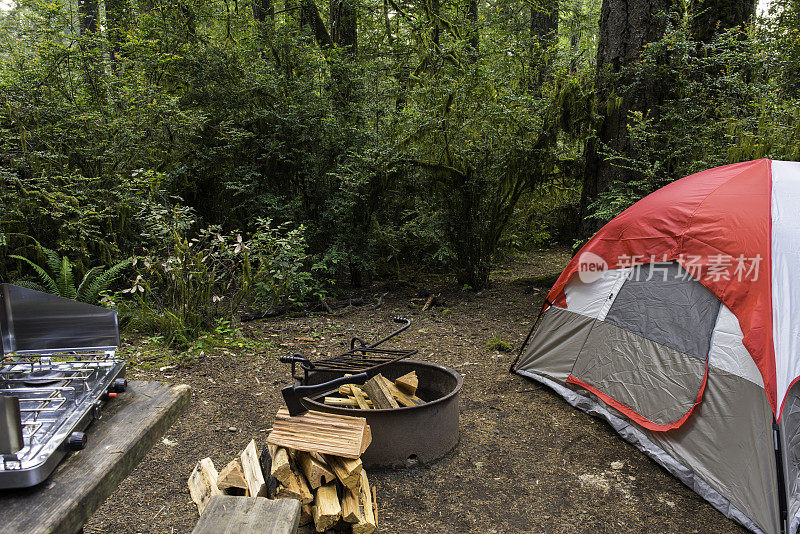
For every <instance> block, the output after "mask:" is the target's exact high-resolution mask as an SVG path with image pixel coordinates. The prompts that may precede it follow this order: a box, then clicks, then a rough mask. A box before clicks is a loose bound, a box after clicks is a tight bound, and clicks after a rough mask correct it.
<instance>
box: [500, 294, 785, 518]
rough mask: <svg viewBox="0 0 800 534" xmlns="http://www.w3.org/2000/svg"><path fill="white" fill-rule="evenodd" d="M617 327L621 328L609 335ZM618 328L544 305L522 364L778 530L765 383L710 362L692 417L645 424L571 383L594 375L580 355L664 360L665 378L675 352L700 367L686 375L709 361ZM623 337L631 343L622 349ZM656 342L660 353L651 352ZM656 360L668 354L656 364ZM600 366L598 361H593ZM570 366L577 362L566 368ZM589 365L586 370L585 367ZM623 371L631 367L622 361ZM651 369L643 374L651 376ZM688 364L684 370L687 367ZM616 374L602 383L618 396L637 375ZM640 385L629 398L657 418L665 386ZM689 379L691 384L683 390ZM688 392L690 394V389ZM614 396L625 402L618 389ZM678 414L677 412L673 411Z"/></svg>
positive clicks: (728, 508)
mask: <svg viewBox="0 0 800 534" xmlns="http://www.w3.org/2000/svg"><path fill="white" fill-rule="evenodd" d="M570 316H572V317H570ZM712 329H713V325H712ZM587 330H588V333H587ZM609 331H615V333H614V334H611V335H610V334H608V332H609ZM619 332H620V329H619V328H618V327H616V326H614V325H610V324H608V323H604V322H603V321H600V320H597V319H592V318H588V317H586V316H582V315H580V314H577V313H574V312H571V311H569V310H566V309H563V308H558V307H550V308H548V309H547V310H546V311H545V313H544V316H543V319H542V323H541V324H540V325H539V328H538V329H537V331H536V332H535V334H534V336H533V337H532V339H531V341H530V344H529V346H528V350H526V352H525V355H524V357H523V358H521V359H520V361H519V363H518V365H517V367H516V371H517V372H518V373H519V374H522V375H524V376H528V377H530V378H532V379H534V380H536V381H538V382H540V383H543V384H546V385H548V386H549V387H551V388H552V389H554V390H555V391H556V392H558V393H559V394H560V395H561V396H562V397H564V398H565V399H566V400H567V401H568V402H569V403H570V404H572V405H573V406H576V407H578V408H579V409H581V410H584V411H586V412H587V413H590V414H592V415H595V416H598V417H602V418H604V419H606V420H607V421H608V422H609V423H610V424H611V425H612V426H613V427H614V428H615V429H616V430H617V432H619V433H620V435H622V437H624V438H625V439H626V440H628V441H630V442H631V443H633V444H634V445H635V446H636V447H638V448H639V449H640V450H642V451H643V452H645V453H646V454H648V455H649V456H650V457H651V458H653V459H654V460H655V461H656V462H658V463H659V464H660V465H662V466H664V467H665V468H666V469H667V470H669V471H670V472H671V473H672V474H673V475H675V476H676V477H678V478H679V479H680V480H681V481H683V482H684V483H685V484H687V485H688V486H689V487H690V488H692V489H693V490H694V491H696V492H697V493H699V494H700V495H701V496H702V497H704V498H705V499H706V500H708V501H709V502H710V503H711V504H712V505H713V506H714V507H715V508H717V509H718V510H720V511H721V512H722V513H723V514H725V515H726V516H727V517H729V518H731V519H734V520H736V521H738V522H739V523H741V524H742V525H744V526H745V527H747V528H748V529H750V530H752V531H753V532H764V533H765V534H779V533H780V532H781V527H780V519H779V516H780V512H779V508H780V507H779V498H778V492H777V473H776V462H775V454H774V450H773V446H772V412H771V409H770V407H769V404H768V402H767V399H766V395H765V393H764V390H763V388H762V387H761V386H760V385H759V384H755V383H754V382H752V381H750V380H747V379H745V378H743V377H741V376H737V375H734V374H731V373H729V372H726V371H724V370H721V369H717V368H714V367H712V366H709V368H708V381H707V385H706V390H705V392H704V396H703V401H702V402H701V403H700V404H699V405H698V407H697V408H696V409H695V411H694V412H693V413H692V415H691V417H689V418H688V420H687V421H686V423H684V425H682V426H681V427H679V428H677V429H674V430H670V431H669V432H654V431H650V430H646V429H644V428H642V427H640V426H638V425H637V424H636V423H633V422H632V421H630V420H629V419H628V418H627V417H626V416H625V415H624V414H622V413H620V412H618V411H617V410H615V409H614V408H613V407H611V406H609V405H607V404H605V403H604V402H603V401H601V400H600V399H598V398H597V397H596V396H595V395H593V394H592V393H591V392H588V391H586V390H584V389H580V388H579V389H577V390H574V389H570V388H571V386H570V385H568V384H567V383H566V380H567V377H568V376H569V373H570V372H571V373H572V374H573V375H574V376H579V375H581V374H583V375H584V378H586V376H587V375H592V372H593V371H591V370H589V368H588V366H587V363H586V362H581V359H582V358H584V357H587V358H588V357H589V356H588V355H590V354H592V353H594V355H593V357H594V358H595V359H603V358H615V359H617V360H619V361H622V360H625V358H627V359H628V362H629V363H630V364H631V368H632V369H633V368H636V367H639V368H641V367H642V366H644V367H648V366H650V365H655V366H656V367H658V365H663V366H665V367H663V369H662V370H661V371H658V373H657V374H659V375H660V377H661V378H663V379H665V380H667V379H669V377H670V376H672V373H671V371H670V369H671V367H670V365H671V363H672V362H674V361H675V360H678V361H679V362H680V363H679V365H678V368H679V371H680V369H683V368H684V367H683V366H686V365H695V366H696V367H695V368H691V369H692V371H691V372H689V373H688V374H686V375H685V376H687V377H688V376H695V377H696V376H698V375H699V376H700V377H702V373H700V368H701V367H703V368H704V367H705V364H704V362H702V361H701V360H699V359H696V358H693V357H690V356H688V355H686V354H680V353H678V352H676V351H675V350H674V349H673V348H669V347H665V346H663V345H661V344H659V343H655V342H652V341H650V340H644V339H643V338H642V337H640V336H639V335H637V334H633V333H631V332H625V331H624V330H622V332H624V334H620V333H619ZM629 336H631V337H629ZM648 344H649V345H648ZM646 345H647V346H646ZM622 346H627V347H628V348H621V347H622ZM619 351H622V352H623V353H632V352H636V354H633V355H631V354H628V355H627V356H624V357H619V356H617V357H614V356H613V353H615V352H619ZM653 351H656V352H659V354H653ZM678 354H680V356H678ZM645 355H649V356H647V357H645ZM637 358H639V360H637ZM654 361H660V362H661V363H660V364H653V362H654ZM592 365H595V366H597V365H598V364H597V362H595V363H594V364H592ZM612 365H617V363H614V364H612ZM570 366H572V369H571V371H568V369H569V368H570ZM584 367H585V368H586V369H587V371H584ZM621 370H623V371H624V365H623V366H622V367H621ZM648 372H649V370H648ZM648 372H646V373H645V374H644V375H642V376H647V374H648ZM681 373H683V371H680V373H679V374H681ZM617 376H618V378H619V381H620V382H622V383H623V385H621V386H618V385H617V384H615V383H609V384H607V385H605V386H603V387H605V388H606V389H608V390H613V388H615V387H619V388H620V389H621V391H622V392H616V393H614V394H615V395H616V396H617V397H620V396H624V395H625V391H624V390H625V389H626V388H629V386H630V384H632V383H635V380H633V379H632V378H630V377H627V376H623V375H617ZM688 384H689V382H687V385H688ZM650 386H651V387H652V389H656V390H658V389H660V388H663V387H664V386H663V385H662V384H659V383H658V382H657V381H654V382H652V384H650ZM637 387H640V388H641V390H642V392H640V393H638V394H635V395H632V398H633V397H636V398H637V400H636V401H631V403H632V404H633V406H631V408H634V409H636V410H637V411H639V410H641V411H639V413H642V412H647V413H648V415H650V416H652V417H655V418H657V417H659V415H658V414H655V415H654V413H653V412H650V411H649V410H651V409H654V408H656V406H657V404H658V402H660V401H658V400H655V399H658V398H660V396H661V395H662V394H661V393H658V392H657V393H656V394H655V395H654V396H653V395H652V394H651V393H650V392H647V391H645V390H647V389H648V383H647V382H646V381H642V382H641V383H640V384H639V386H637ZM687 387H688V386H687ZM683 388H684V386H682V387H681V388H679V389H683ZM687 391H688V389H687ZM798 391H800V389H799V390H798ZM642 395H645V396H646V395H651V396H650V397H649V398H650V399H651V400H650V401H648V402H649V403H650V404H648V403H644V404H636V403H637V402H641V401H640V400H638V399H639V397H640V396H642ZM688 396H689V395H688V393H687V395H686V397H688ZM616 400H618V401H621V399H618V398H617V399H616ZM795 400H796V402H797V404H796V406H797V412H792V410H791V408H790V406H789V405H788V404H787V408H786V411H785V412H784V421H783V422H782V426H783V427H784V428H785V435H786V438H787V439H789V440H791V439H796V440H799V441H800V435H799V433H800V400H798V399H795ZM664 402H665V404H670V402H667V401H664ZM787 402H789V401H787ZM672 404H673V405H675V404H677V405H680V404H681V403H674V402H672ZM676 413H677V412H676ZM793 413H795V414H796V416H797V418H796V420H795V419H793V418H792V414H793ZM643 415H644V414H643ZM670 417H672V415H669V416H668V418H670ZM787 425H790V426H791V428H792V429H794V430H791V429H790V427H789V426H787ZM790 436H796V438H791V437H790ZM787 463H788V462H787ZM793 465H794V470H793V471H791V472H792V473H795V475H793V478H791V480H792V483H794V485H792V484H791V483H789V479H790V477H791V476H792V475H788V476H787V488H788V489H790V491H788V492H787V493H789V494H790V495H793V496H794V497H793V498H792V500H791V501H790V502H791V503H793V504H792V507H791V509H790V515H789V517H796V516H798V515H800V503H798V502H797V500H796V495H797V484H798V483H800V482H795V481H797V475H796V474H797V472H798V471H800V464H798V462H797V461H796V460H795V463H794V464H793ZM787 469H792V468H791V467H787ZM798 523H800V518H796V519H795V520H794V521H793V522H792V524H793V527H792V530H791V532H792V533H794V532H795V529H796V527H797V525H798Z"/></svg>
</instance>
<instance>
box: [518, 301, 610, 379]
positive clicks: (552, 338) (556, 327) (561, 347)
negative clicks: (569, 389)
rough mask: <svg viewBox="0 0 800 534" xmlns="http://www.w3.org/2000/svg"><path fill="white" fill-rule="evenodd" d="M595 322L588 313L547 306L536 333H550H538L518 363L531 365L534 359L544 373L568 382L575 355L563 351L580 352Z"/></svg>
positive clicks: (521, 367) (575, 353) (526, 365)
mask: <svg viewBox="0 0 800 534" xmlns="http://www.w3.org/2000/svg"><path fill="white" fill-rule="evenodd" d="M594 323H595V320H594V319H592V318H591V317H587V316H586V315H581V314H578V313H572V312H571V311H567V310H565V309H563V308H558V307H555V306H553V307H550V308H548V310H547V311H546V312H544V316H543V317H542V322H541V324H539V329H538V330H537V333H538V332H539V331H541V332H549V333H550V335H546V336H540V335H535V336H534V337H533V338H532V339H531V342H530V344H529V345H528V348H527V350H526V351H525V354H524V355H523V356H522V358H520V360H519V362H518V364H517V367H518V368H519V369H528V368H530V367H531V366H532V365H533V364H534V363H535V365H536V368H537V369H541V370H542V371H541V372H542V373H543V374H545V375H547V376H549V377H550V378H554V379H556V380H561V381H562V382H566V380H567V377H568V376H569V374H570V373H571V372H572V367H573V365H574V364H575V359H574V357H573V358H568V357H567V358H565V357H564V355H566V354H571V355H577V354H578V353H579V352H580V350H581V348H583V344H584V343H585V342H586V338H587V337H588V336H589V332H590V331H591V330H592V326H593V325H594Z"/></svg>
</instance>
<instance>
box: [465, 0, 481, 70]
mask: <svg viewBox="0 0 800 534" xmlns="http://www.w3.org/2000/svg"><path fill="white" fill-rule="evenodd" d="M467 2H468V3H467V23H468V24H469V31H468V32H467V35H469V57H470V60H472V61H473V62H474V61H476V60H477V59H478V47H479V46H480V38H481V36H480V30H479V29H478V0H467Z"/></svg>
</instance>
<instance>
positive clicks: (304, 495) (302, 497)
mask: <svg viewBox="0 0 800 534" xmlns="http://www.w3.org/2000/svg"><path fill="white" fill-rule="evenodd" d="M275 498H276V499H297V500H298V501H300V503H301V504H309V503H310V502H312V501H313V500H314V494H313V493H311V488H309V487H308V482H306V479H305V477H303V475H301V474H300V473H295V472H294V471H291V472H290V474H289V480H288V483H287V484H286V485H283V484H281V485H280V486H279V487H278V490H277V491H276V492H275Z"/></svg>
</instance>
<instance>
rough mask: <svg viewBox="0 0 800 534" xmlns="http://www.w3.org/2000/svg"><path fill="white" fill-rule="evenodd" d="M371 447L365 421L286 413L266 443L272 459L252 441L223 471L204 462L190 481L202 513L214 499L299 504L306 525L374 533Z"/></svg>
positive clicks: (279, 415) (282, 412)
mask: <svg viewBox="0 0 800 534" xmlns="http://www.w3.org/2000/svg"><path fill="white" fill-rule="evenodd" d="M371 441H372V434H371V431H370V428H369V425H367V422H366V419H364V418H363V417H349V416H344V415H336V414H328V413H322V412H315V411H310V412H307V413H306V414H304V415H301V416H296V417H291V416H290V415H289V412H288V410H286V408H281V409H280V410H278V413H277V415H276V417H275V423H274V425H273V428H272V431H271V432H270V434H269V436H268V437H267V450H268V452H269V454H268V455H267V454H266V452H265V453H263V454H262V457H261V459H260V461H259V457H258V454H257V452H256V451H257V449H256V444H255V441H251V442H250V443H249V444H248V446H247V447H246V448H245V450H244V451H242V453H241V454H240V455H239V456H238V457H237V458H235V459H234V460H232V461H231V462H230V463H229V464H228V465H226V466H225V468H224V469H223V470H222V471H221V472H217V470H216V468H215V467H214V463H213V462H212V461H211V458H204V459H203V460H200V461H199V462H198V463H197V466H196V467H195V469H194V471H192V474H191V475H190V476H189V492H190V494H191V497H192V500H193V501H194V502H195V503H196V504H197V509H198V511H199V512H200V514H202V513H203V510H204V509H205V507H206V506H207V504H208V502H209V501H210V500H211V497H213V496H214V495H221V494H229V495H244V496H249V497H268V498H271V499H296V500H299V501H300V503H301V511H302V514H301V517H300V524H301V525H306V524H309V523H312V522H313V524H314V527H315V528H316V530H317V532H325V531H326V530H328V529H331V528H333V527H335V526H338V527H339V528H341V527H344V526H349V527H350V528H351V529H352V532H353V533H354V534H371V533H372V532H374V531H375V529H376V528H377V526H378V505H377V499H376V497H377V495H376V491H375V488H374V487H371V486H370V483H369V479H368V478H367V472H366V471H365V470H364V468H363V466H362V463H361V459H360V457H361V455H362V454H363V453H364V451H365V450H366V448H367V447H368V446H369V444H370V442H371Z"/></svg>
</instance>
